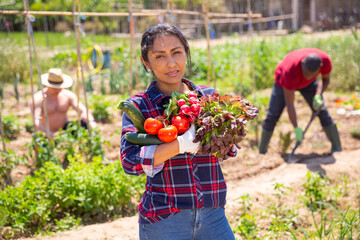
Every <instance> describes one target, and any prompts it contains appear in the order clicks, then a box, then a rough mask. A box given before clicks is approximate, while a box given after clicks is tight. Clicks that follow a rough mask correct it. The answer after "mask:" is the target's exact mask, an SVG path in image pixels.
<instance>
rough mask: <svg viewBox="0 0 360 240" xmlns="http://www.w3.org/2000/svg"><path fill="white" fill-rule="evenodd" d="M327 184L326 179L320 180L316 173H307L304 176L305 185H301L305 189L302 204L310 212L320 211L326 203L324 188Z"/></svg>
mask: <svg viewBox="0 0 360 240" xmlns="http://www.w3.org/2000/svg"><path fill="white" fill-rule="evenodd" d="M328 184H329V180H328V179H327V178H322V177H321V175H320V174H319V173H318V172H310V171H309V172H308V173H307V174H306V183H304V184H303V187H304V188H305V193H304V197H305V198H304V204H305V206H306V207H308V208H309V209H310V210H311V211H312V212H313V211H317V210H318V209H322V207H323V204H321V203H323V202H326V197H327V192H326V187H327V186H328Z"/></svg>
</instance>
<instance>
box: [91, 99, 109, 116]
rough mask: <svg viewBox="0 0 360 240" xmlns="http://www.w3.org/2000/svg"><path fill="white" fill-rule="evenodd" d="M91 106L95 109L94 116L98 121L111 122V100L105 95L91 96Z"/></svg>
mask: <svg viewBox="0 0 360 240" xmlns="http://www.w3.org/2000/svg"><path fill="white" fill-rule="evenodd" d="M90 103H91V108H92V109H93V113H92V114H93V116H94V118H95V119H96V120H97V121H101V122H111V119H112V117H111V113H110V110H109V107H110V106H111V104H112V103H111V101H110V100H106V99H105V97H104V96H103V95H92V96H91V98H90Z"/></svg>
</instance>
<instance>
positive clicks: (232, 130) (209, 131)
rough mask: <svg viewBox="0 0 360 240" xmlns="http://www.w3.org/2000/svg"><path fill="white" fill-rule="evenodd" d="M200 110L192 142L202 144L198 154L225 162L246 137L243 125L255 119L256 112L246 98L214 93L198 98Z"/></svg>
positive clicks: (257, 112) (257, 111)
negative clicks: (232, 149) (208, 155)
mask: <svg viewBox="0 0 360 240" xmlns="http://www.w3.org/2000/svg"><path fill="white" fill-rule="evenodd" d="M200 104H201V107H202V109H203V111H202V112H201V113H200V115H199V117H198V120H197V121H196V125H197V126H199V129H198V130H197V131H196V134H195V140H194V142H199V141H200V142H201V147H200V150H199V153H200V154H209V152H210V153H211V154H213V155H214V156H216V157H218V158H220V159H225V158H226V155H227V154H228V153H229V151H230V150H231V148H232V147H233V145H236V146H237V147H238V148H239V149H240V147H239V146H238V145H237V144H238V143H239V142H240V141H241V140H242V139H243V137H245V135H246V129H245V124H246V123H247V122H248V121H249V120H252V119H254V118H255V117H256V116H257V115H258V114H259V110H258V109H257V108H256V107H254V106H253V105H251V103H250V102H249V101H248V100H246V99H241V98H239V97H233V96H231V95H224V96H220V95H219V94H217V93H214V94H213V95H210V96H208V97H202V98H200Z"/></svg>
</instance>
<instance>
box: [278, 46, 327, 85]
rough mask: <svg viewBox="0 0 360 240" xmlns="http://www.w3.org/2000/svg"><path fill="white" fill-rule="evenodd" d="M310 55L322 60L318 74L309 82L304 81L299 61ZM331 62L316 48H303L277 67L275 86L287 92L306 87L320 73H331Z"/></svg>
mask: <svg viewBox="0 0 360 240" xmlns="http://www.w3.org/2000/svg"><path fill="white" fill-rule="evenodd" d="M311 53H315V54H317V55H319V56H320V57H321V58H322V66H321V67H320V70H319V72H318V73H317V74H316V76H315V77H313V78H312V79H310V80H306V78H305V77H304V74H303V73H302V70H301V60H302V59H303V58H305V57H306V56H308V55H309V54H311ZM331 68H332V65H331V60H330V58H329V56H328V55H327V54H326V53H325V52H323V51H321V50H320V49H316V48H303V49H298V50H295V51H292V52H290V53H289V54H287V55H286V56H285V58H284V59H283V60H282V61H281V62H280V63H279V64H278V65H277V67H276V70H275V74H274V76H275V84H276V85H278V86H279V87H282V88H286V89H288V90H299V89H302V88H305V87H306V86H308V85H309V84H310V83H311V82H313V81H314V80H315V79H316V77H317V76H318V75H319V74H320V73H321V74H322V75H325V74H328V73H330V72H331Z"/></svg>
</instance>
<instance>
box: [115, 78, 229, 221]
mask: <svg viewBox="0 0 360 240" xmlns="http://www.w3.org/2000/svg"><path fill="white" fill-rule="evenodd" d="M182 81H183V82H184V83H185V84H187V85H188V86H189V88H190V89H192V90H194V91H195V92H196V93H197V94H198V97H201V96H207V95H210V94H212V93H214V92H215V90H214V89H213V88H211V87H208V86H204V85H198V86H196V85H194V84H193V83H192V82H191V81H189V80H187V79H185V78H184V79H183V80H182ZM155 83H156V81H154V82H152V83H151V84H150V86H149V88H148V89H147V90H146V91H144V92H141V93H139V94H137V95H134V96H132V97H130V98H129V99H128V101H129V102H131V103H132V104H134V105H135V106H136V107H137V108H139V110H140V111H141V113H142V114H143V115H144V117H145V119H146V118H149V117H157V116H160V115H162V114H163V113H164V110H165V108H164V105H165V104H167V103H168V102H169V99H170V97H169V96H165V95H163V94H162V93H160V92H159V91H158V90H157V89H156V87H155ZM134 131H137V129H136V127H135V126H134V124H133V123H132V121H131V120H130V118H129V117H128V116H127V115H126V114H125V113H124V115H123V120H122V136H121V150H120V151H121V162H122V165H123V169H124V171H125V172H126V173H127V174H131V175H140V174H144V173H145V174H146V175H147V179H146V190H145V192H144V194H143V196H142V198H141V201H140V204H139V222H140V223H155V222H158V221H160V220H162V219H165V218H167V217H170V216H172V215H174V214H176V213H178V212H179V211H181V210H182V209H195V208H202V207H205V208H217V207H224V206H225V203H226V183H225V180H224V176H223V173H222V170H221V167H220V164H219V159H217V158H216V157H214V156H212V155H200V154H190V153H185V154H178V155H176V156H174V157H172V158H170V159H168V160H167V161H165V162H164V163H162V164H160V165H158V166H155V167H153V166H152V165H153V163H154V159H153V155H154V152H155V148H156V145H153V146H142V147H140V146H138V145H134V144H132V143H130V142H128V141H126V139H125V133H126V132H134ZM235 155H236V148H233V149H232V150H231V151H230V152H229V154H228V156H229V157H234V156H235Z"/></svg>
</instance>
